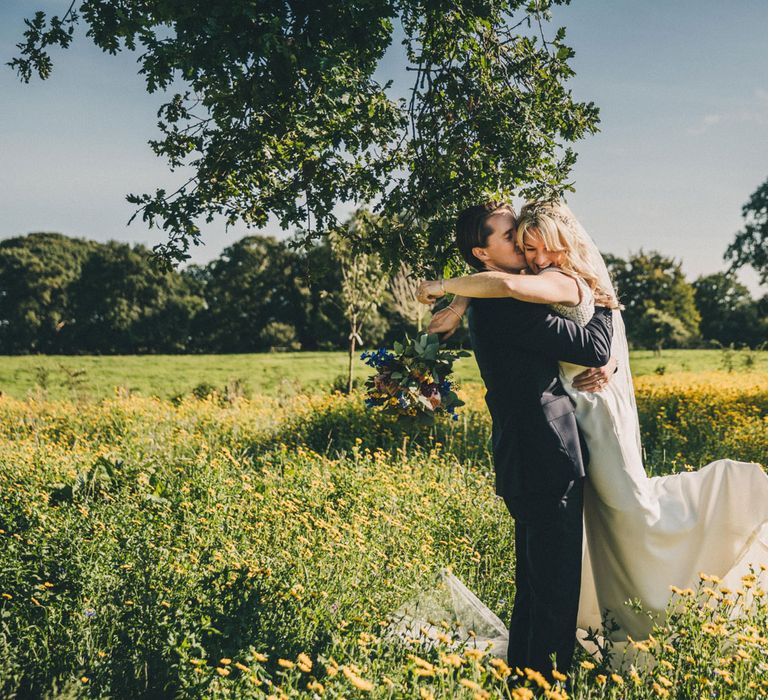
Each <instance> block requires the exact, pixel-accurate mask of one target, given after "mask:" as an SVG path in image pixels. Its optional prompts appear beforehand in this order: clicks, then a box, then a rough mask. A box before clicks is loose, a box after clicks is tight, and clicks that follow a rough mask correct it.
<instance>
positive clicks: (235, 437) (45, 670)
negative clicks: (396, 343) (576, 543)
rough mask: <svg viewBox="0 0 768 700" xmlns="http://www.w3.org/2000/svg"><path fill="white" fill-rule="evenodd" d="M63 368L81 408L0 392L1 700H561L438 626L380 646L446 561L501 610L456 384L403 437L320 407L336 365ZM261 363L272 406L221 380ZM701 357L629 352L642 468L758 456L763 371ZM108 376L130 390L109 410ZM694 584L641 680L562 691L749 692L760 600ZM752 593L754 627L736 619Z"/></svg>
mask: <svg viewBox="0 0 768 700" xmlns="http://www.w3.org/2000/svg"><path fill="white" fill-rule="evenodd" d="M67 359H68V360H71V361H72V362H73V366H75V365H77V366H81V367H87V369H86V371H87V373H88V374H87V375H86V376H87V377H88V379H89V381H91V382H93V383H92V385H91V386H90V388H89V391H88V392H86V391H84V390H83V386H82V385H80V386H78V385H77V384H75V385H67V384H64V385H63V386H62V387H58V386H57V385H56V384H55V382H54V381H53V379H52V377H53V376H54V375H53V374H49V375H48V378H47V379H48V385H47V386H45V387H43V386H41V384H40V383H39V382H38V383H37V384H36V385H35V384H34V383H33V384H32V385H31V386H27V385H26V384H25V383H24V382H25V381H27V380H26V379H24V377H25V375H24V374H23V372H26V371H28V370H29V369H30V368H31V367H34V366H35V365H34V364H25V363H34V362H38V363H40V362H42V361H43V360H44V358H13V361H12V362H11V363H10V364H9V363H3V372H4V374H3V375H2V376H3V378H5V379H4V382H5V381H6V380H7V378H8V377H13V376H15V377H16V382H17V383H16V385H13V384H12V382H9V383H8V384H6V383H3V384H2V390H3V396H2V398H0V542H1V543H2V544H0V696H2V697H61V698H64V697H71V698H75V697H130V696H135V697H178V698H202V697H205V698H224V697H228V698H271V699H274V700H282V699H283V698H293V697H297V698H357V697H359V698H363V697H371V698H420V699H423V700H430V699H431V698H435V699H436V698H474V699H480V700H485V699H486V698H491V697H499V698H502V697H514V698H520V699H522V698H533V697H547V698H564V697H566V692H565V690H564V688H563V686H562V684H561V683H557V684H555V685H554V686H550V685H548V684H547V683H546V682H545V681H544V680H543V679H542V678H540V677H539V676H537V675H536V674H535V673H530V672H528V673H526V671H525V670H524V669H521V670H520V673H521V674H522V676H523V678H524V679H525V681H526V683H525V685H524V686H522V687H520V688H518V689H516V690H515V691H514V694H512V693H511V691H509V690H508V689H507V684H506V680H507V679H508V678H509V677H510V676H511V675H513V674H516V673H517V671H516V669H510V668H508V667H507V666H506V664H505V663H504V661H503V660H502V659H499V658H497V657H494V656H493V655H491V654H487V653H484V652H483V651H482V650H481V649H477V648H474V647H473V645H472V644H471V639H470V640H469V644H467V645H466V646H459V647H458V648H454V646H453V644H454V642H455V641H456V640H455V638H454V632H455V630H454V629H452V627H451V625H450V622H447V624H446V625H445V635H444V637H443V638H442V639H441V640H439V642H438V643H437V645H436V646H434V647H432V648H427V647H424V646H422V645H421V644H420V643H419V642H418V641H417V640H415V639H414V640H413V641H411V642H409V643H407V644H403V643H397V642H395V641H394V640H392V639H390V638H388V637H387V635H386V634H385V631H386V627H387V624H388V622H389V621H388V615H389V614H390V613H391V612H392V611H394V610H396V609H397V608H398V607H399V606H400V605H401V604H402V603H403V602H404V601H406V600H408V599H409V598H410V597H411V596H413V595H414V594H415V593H416V591H418V590H421V589H424V588H428V587H430V586H431V585H432V584H433V582H434V581H435V577H436V574H437V571H438V570H439V568H440V567H441V566H449V567H451V569H452V570H453V571H454V572H455V573H456V574H457V575H458V576H459V577H460V578H461V579H462V580H463V581H465V582H466V583H467V585H468V586H469V587H470V588H471V589H472V590H473V591H475V592H476V593H477V594H478V595H479V596H480V597H481V598H482V599H483V600H484V601H485V602H486V603H487V604H488V605H489V606H490V607H491V608H492V609H493V610H494V611H495V612H496V613H497V614H498V615H499V616H500V617H501V618H502V619H503V620H508V619H509V615H510V613H511V605H512V598H513V595H514V580H513V576H512V572H513V570H514V557H513V556H512V550H513V546H512V543H513V536H514V532H513V523H512V520H511V518H510V517H509V514H508V513H507V511H506V508H505V507H504V505H503V503H502V502H501V501H500V500H499V499H498V498H497V497H495V495H494V492H493V474H492V465H491V461H490V455H489V452H488V438H489V434H490V423H489V419H488V416H487V413H486V410H485V405H484V402H483V390H482V387H481V385H479V384H478V383H477V382H476V381H472V380H471V375H470V376H469V377H468V378H467V379H466V380H465V381H464V385H463V389H462V396H463V398H464V399H465V400H466V402H467V405H466V406H465V407H463V408H462V409H461V419H460V420H459V421H456V422H450V421H446V422H439V423H438V424H437V425H436V426H435V427H434V428H433V429H431V430H429V431H422V432H414V431H413V430H412V429H409V428H404V427H402V426H400V425H398V424H396V423H393V422H392V421H390V420H389V419H386V418H383V417H381V416H379V415H377V414H371V413H370V412H367V411H366V410H365V408H364V406H363V401H362V396H361V395H360V394H359V393H355V394H354V395H352V396H350V397H347V396H344V395H341V394H339V393H335V394H334V393H331V392H329V391H328V390H326V389H323V387H324V386H327V384H325V385H324V384H323V383H324V382H330V381H332V380H333V378H334V377H335V376H336V375H337V374H338V373H340V367H339V366H337V365H335V364H334V363H335V362H337V361H338V364H339V365H341V367H343V360H344V358H343V355H342V354H338V355H333V356H328V355H322V356H315V357H308V358H306V363H303V364H302V362H303V358H297V357H289V356H284V355H270V356H260V357H258V358H254V357H253V356H225V357H219V358H173V360H174V361H175V362H176V363H177V364H176V367H177V368H178V367H180V366H181V365H180V364H178V363H179V362H185V363H189V365H187V366H188V367H191V366H194V365H195V363H198V365H197V369H196V370H195V371H199V372H200V374H190V376H184V377H181V378H177V380H176V382H177V383H176V384H172V383H170V381H169V382H168V383H164V382H165V381H166V380H169V379H170V377H169V376H168V375H169V374H170V372H171V367H172V366H173V365H172V364H171V358H168V359H166V358H133V359H131V362H133V363H134V364H130V363H129V362H128V360H129V359H130V358H122V359H121V358H67ZM45 360H46V361H47V360H50V361H51V362H52V363H55V362H58V361H59V359H58V358H45ZM257 360H258V361H262V362H265V363H266V364H265V366H264V369H265V372H264V373H263V376H269V377H271V379H270V380H269V381H271V382H272V383H271V385H270V391H267V390H264V391H262V389H264V385H258V387H256V386H254V387H252V388H251V389H250V391H243V390H242V389H243V387H242V385H238V386H239V388H238V386H234V385H233V378H237V377H247V378H251V377H252V376H253V375H252V374H249V372H248V368H249V367H253V366H257V364H256V365H249V364H248V363H257ZM721 361H722V356H721V354H719V353H712V352H704V351H702V353H701V354H699V353H697V354H695V355H693V354H690V355H686V354H674V353H669V354H668V353H663V355H662V357H661V358H658V357H653V356H652V354H651V353H648V357H645V356H643V355H637V354H636V355H635V356H634V357H633V368H634V369H635V375H636V380H635V384H636V390H637V397H638V408H639V411H640V417H641V422H642V427H643V440H644V446H645V450H646V463H647V466H648V469H649V471H650V472H652V473H656V474H663V473H670V472H676V471H683V470H687V469H692V468H696V467H698V466H700V465H703V464H705V463H706V462H708V461H711V460H712V459H716V458H719V457H731V458H734V459H739V460H744V461H758V462H760V463H762V464H766V462H768V431H766V427H768V372H767V371H766V369H765V364H764V363H765V358H764V357H763V356H759V357H758V358H757V361H752V362H751V363H746V362H745V361H744V360H743V358H736V360H735V361H733V362H734V365H735V366H734V368H733V371H732V372H728V371H725V370H724V368H723V367H722V366H721ZM465 362H466V365H465V369H462V370H461V371H462V372H467V373H468V374H469V371H470V368H469V365H472V366H474V363H473V361H472V360H471V359H467V360H466V361H465ZM13 363H16V364H15V365H14V364H13ZM88 363H91V364H88ZM643 363H645V364H643ZM662 363H663V364H664V365H665V368H664V370H663V373H661V371H656V368H657V367H658V366H659V365H661V364H662ZM739 363H742V364H739ZM51 366H52V367H55V364H52V365H51ZM639 367H645V368H646V369H647V370H648V371H645V372H643V371H640V370H639V369H638V368H639ZM107 368H108V369H107ZM267 368H268V369H267ZM292 370H297V372H298V373H302V372H303V374H301V376H300V377H298V378H297V376H296V374H295V373H293V372H292ZM98 372H102V374H98ZM216 372H219V373H220V374H216ZM14 373H15V374H14ZM360 374H361V375H363V369H362V368H361V372H360ZM107 376H109V377H112V378H114V377H118V376H119V377H128V378H129V380H130V381H132V382H133V384H132V385H131V384H130V383H129V384H128V385H126V384H122V382H117V383H116V384H115V385H117V386H123V387H127V388H124V389H122V390H119V391H115V388H114V386H115V385H113V386H112V387H111V389H110V390H109V391H107V390H106V387H107V382H108V381H109V380H108V379H107ZM258 376H262V375H258ZM97 377H99V379H97ZM465 377H466V375H465ZM39 378H40V376H38V379H39ZM291 381H292V382H293V383H292V384H290V386H291V387H292V389H291V390H290V391H285V390H281V387H282V388H285V387H286V386H289V385H288V384H286V383H285V382H291ZM143 382H146V383H143ZM203 383H206V384H207V385H208V387H209V390H206V391H198V392H197V393H196V394H195V393H194V392H193V389H194V388H195V387H196V386H199V385H200V384H203ZM311 385H314V390H310V391H307V386H310V388H311ZM228 386H229V389H228V390H227V387H228ZM100 387H101V388H100ZM132 387H136V388H135V389H133V390H129V389H132ZM138 387H146V388H145V389H144V390H142V391H141V392H139V389H138ZM211 387H213V388H211ZM257 388H258V392H257V391H256V389H257ZM321 389H322V390H321ZM246 393H247V394H249V396H246V395H245V394H246ZM140 394H143V395H140ZM152 394H156V396H152ZM170 399H172V400H170ZM703 573H704V577H703V578H702V581H701V583H700V585H699V587H698V588H697V589H696V590H695V591H694V590H690V591H688V590H684V591H678V592H677V593H676V594H675V599H674V600H675V607H674V609H671V610H670V617H669V619H668V621H667V623H666V624H665V625H662V626H660V627H658V628H657V629H656V630H655V631H654V634H653V636H652V637H651V638H649V639H648V640H636V642H635V645H636V649H637V650H638V651H641V652H643V653H645V654H649V655H650V656H651V657H652V658H653V659H655V664H648V665H646V666H644V667H642V668H640V669H638V670H632V669H622V670H621V672H620V673H617V672H615V671H614V669H612V668H610V667H609V666H607V665H600V664H596V663H595V662H594V660H590V659H589V658H587V657H586V655H585V654H584V653H583V652H581V653H580V656H579V659H578V663H577V664H576V666H575V669H574V671H573V684H574V685H573V689H572V691H570V693H568V696H569V697H574V698H584V699H586V698H628V699H629V698H658V697H672V698H680V699H682V698H686V699H688V698H694V697H695V698H698V697H707V698H710V697H740V698H760V697H765V696H766V694H767V693H768V664H766V662H765V658H766V656H768V603H766V602H765V601H766V598H765V596H764V594H763V589H762V587H761V584H760V580H759V579H758V578H757V577H755V578H747V579H745V580H744V581H743V587H742V589H740V590H736V591H731V590H728V589H724V588H722V587H720V586H719V585H718V584H719V581H718V580H717V578H716V576H715V574H716V573H717V572H703ZM756 573H758V574H759V573H760V572H756ZM710 574H712V575H711V576H710ZM746 599H749V600H750V601H752V602H754V605H755V610H754V612H753V614H752V616H751V617H750V619H749V621H748V622H745V621H744V620H743V619H738V618H733V617H732V616H731V615H730V612H731V611H732V609H733V608H734V606H735V605H738V604H740V603H743V602H744V600H746Z"/></svg>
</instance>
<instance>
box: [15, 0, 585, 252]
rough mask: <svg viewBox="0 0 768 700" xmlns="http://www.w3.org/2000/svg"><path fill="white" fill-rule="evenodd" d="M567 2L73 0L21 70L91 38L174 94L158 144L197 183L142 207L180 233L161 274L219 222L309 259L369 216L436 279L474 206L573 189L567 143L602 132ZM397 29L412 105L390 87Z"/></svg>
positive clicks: (382, 246) (23, 58) (140, 202)
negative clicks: (271, 230) (582, 79)
mask: <svg viewBox="0 0 768 700" xmlns="http://www.w3.org/2000/svg"><path fill="white" fill-rule="evenodd" d="M567 2H568V0H536V2H532V1H531V0H458V1H456V2H450V3H448V2H422V1H420V0H344V1H339V0H336V1H335V2H324V3H299V2H294V1H292V0H289V1H287V2H284V1H282V0H226V2H220V1H218V2H209V1H206V2H202V0H185V1H184V2H178V1H176V0H142V2H129V1H128V0H73V2H72V4H71V6H70V7H69V9H68V11H67V12H66V13H65V14H63V15H60V16H51V17H48V16H47V15H46V14H45V13H44V12H42V11H39V12H36V13H35V14H34V16H33V17H32V18H30V19H28V20H26V24H27V29H26V31H25V32H24V40H23V41H21V42H20V43H19V44H18V47H19V54H18V56H17V57H16V58H14V59H13V60H12V61H11V62H10V65H11V66H12V67H13V68H15V69H16V70H17V72H18V74H19V76H20V77H21V79H22V80H24V81H29V80H30V79H31V78H32V76H33V75H37V76H39V77H40V78H42V79H45V78H47V77H48V76H49V75H50V74H51V70H52V67H53V63H52V59H51V56H50V53H49V51H50V48H51V47H53V46H59V47H62V48H67V47H69V46H70V45H71V43H72V41H73V40H74V39H75V37H76V34H77V32H76V31H75V28H76V26H77V25H78V24H79V23H82V24H83V25H85V27H86V29H87V32H86V34H87V37H88V38H89V39H90V40H91V41H93V42H94V43H95V44H96V46H98V47H100V48H101V49H103V50H104V51H106V52H109V53H111V54H115V53H117V52H119V51H123V50H130V51H136V52H137V53H139V63H140V66H141V67H140V71H139V72H140V73H141V74H142V75H143V77H144V79H145V81H146V87H147V90H148V91H149V92H154V91H156V90H166V91H168V97H169V99H168V100H167V102H165V103H164V104H163V106H162V107H161V108H160V110H159V112H158V117H159V121H158V126H159V129H160V137H159V138H157V139H156V140H153V141H151V142H150V143H151V146H152V148H153V149H154V151H155V153H156V154H157V155H158V156H160V157H163V158H165V159H166V160H167V162H168V165H169V166H170V168H171V169H172V170H175V169H179V168H182V169H185V168H186V171H187V172H188V173H189V175H190V177H189V180H188V181H187V182H186V184H184V185H183V186H181V187H180V188H179V189H178V190H177V191H175V192H167V191H165V190H164V189H162V188H159V189H155V191H154V192H149V193H143V194H131V195H129V196H128V199H129V201H131V202H132V203H134V204H136V205H137V207H138V208H137V212H136V215H140V216H141V218H142V219H143V220H144V221H145V222H146V223H147V224H148V225H149V226H150V227H152V226H157V227H161V228H162V229H164V230H165V231H166V232H167V240H166V241H165V242H164V243H162V244H159V245H158V246H156V247H155V253H156V255H157V256H158V259H160V260H163V261H166V262H178V261H182V260H185V259H188V258H189V254H188V250H189V247H190V245H192V244H197V243H199V241H200V237H201V232H200V229H199V223H200V222H201V221H202V220H204V221H206V222H211V221H212V220H213V219H214V217H215V216H219V215H220V216H223V217H224V219H225V221H226V222H227V224H234V223H235V222H238V221H242V222H245V223H246V224H247V225H249V226H255V227H262V226H264V225H265V224H266V222H267V219H268V216H269V215H270V214H272V215H275V216H276V217H277V219H278V221H279V223H280V225H281V226H282V227H283V228H286V229H287V228H289V227H292V226H295V227H298V228H299V230H300V236H299V237H298V238H297V241H298V243H299V244H304V245H308V244H309V242H310V241H312V240H313V239H316V238H322V237H323V236H325V235H327V234H328V233H330V232H332V231H333V230H342V231H343V230H344V229H343V227H340V226H339V221H338V220H337V218H336V216H335V214H334V210H335V209H336V208H337V206H338V205H339V204H341V203H353V204H355V205H356V206H361V205H364V204H371V205H374V213H376V214H378V215H380V217H382V218H381V220H382V221H387V222H388V224H387V225H386V226H385V225H382V226H377V227H376V235H375V236H372V237H371V242H370V245H373V246H375V247H376V249H377V250H378V252H379V253H383V254H384V255H385V257H386V261H387V262H389V263H390V264H391V265H393V266H394V264H395V263H397V262H399V261H400V260H405V261H406V262H413V263H416V264H417V265H423V263H424V261H425V260H427V261H431V262H434V263H440V262H444V261H445V260H446V258H447V257H448V255H449V253H448V251H449V249H450V246H451V242H452V227H453V221H454V218H455V214H456V212H457V211H458V210H459V209H461V208H463V207H464V206H466V205H467V204H470V203H475V202H477V201H479V200H482V199H485V198H488V197H496V198H501V197H510V196H512V195H514V194H521V195H523V196H542V195H547V196H554V195H558V194H561V193H562V192H563V191H564V190H566V189H570V188H571V184H570V183H569V181H568V176H569V172H570V170H571V167H572V166H573V164H574V162H575V154H574V152H573V151H572V150H571V148H570V147H569V146H568V144H569V143H571V142H574V141H576V140H578V139H580V138H582V137H584V136H585V135H586V134H589V133H591V132H594V131H596V130H597V123H598V111H597V108H596V107H595V106H594V105H593V104H592V103H591V102H588V103H585V102H579V101H577V100H575V99H574V97H573V96H572V94H571V92H570V90H569V89H568V87H567V86H566V84H567V81H568V79H569V78H570V77H571V76H572V75H573V70H572V69H571V67H570V65H569V61H570V59H571V58H572V57H573V55H574V52H573V50H572V49H571V48H569V47H568V46H567V45H566V44H565V30H564V29H562V28H560V29H557V30H555V31H554V32H551V31H550V30H549V28H548V26H547V22H548V20H549V19H550V10H551V8H552V6H553V5H556V4H566V3H567ZM396 24H400V25H401V26H402V29H403V33H404V37H405V38H404V40H403V43H404V48H405V53H406V56H407V63H408V66H407V69H408V70H410V71H411V72H412V75H413V87H412V89H411V91H410V96H409V98H408V99H405V98H403V97H400V98H393V97H391V96H390V95H389V93H388V90H389V88H390V87H391V81H389V82H387V83H386V84H384V85H382V84H380V83H379V82H377V80H376V79H375V78H374V73H375V71H376V68H377V66H378V65H379V62H380V61H381V58H382V56H383V55H384V53H385V51H386V50H387V48H388V46H389V45H390V44H391V41H392V36H393V31H394V28H395V26H396ZM548 33H550V34H551V35H550V36H547V34H548ZM357 243H360V242H357Z"/></svg>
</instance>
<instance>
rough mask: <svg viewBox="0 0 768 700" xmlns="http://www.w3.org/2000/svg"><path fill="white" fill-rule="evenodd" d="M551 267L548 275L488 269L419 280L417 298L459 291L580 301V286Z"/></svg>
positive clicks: (543, 301)
mask: <svg viewBox="0 0 768 700" xmlns="http://www.w3.org/2000/svg"><path fill="white" fill-rule="evenodd" d="M554 272H556V271H555V270H552V271H551V272H550V274H543V273H542V274H538V275H513V274H510V273H508V272H500V271H496V270H489V271H488V272H478V273H476V274H474V275H467V276H466V277H452V278H450V279H446V280H427V281H425V282H422V283H421V288H420V289H419V299H420V300H422V301H424V300H425V299H429V300H430V301H432V302H434V300H435V299H438V298H439V297H441V296H443V294H444V293H449V294H460V295H461V296H464V297H473V298H478V299H487V298H498V297H513V298H515V299H519V300H520V301H528V302H532V303H534V304H568V305H572V306H575V305H576V304H578V303H579V287H578V284H577V283H576V280H575V279H574V278H573V277H571V276H570V275H566V274H564V273H562V272H558V273H557V274H553V273H554Z"/></svg>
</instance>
